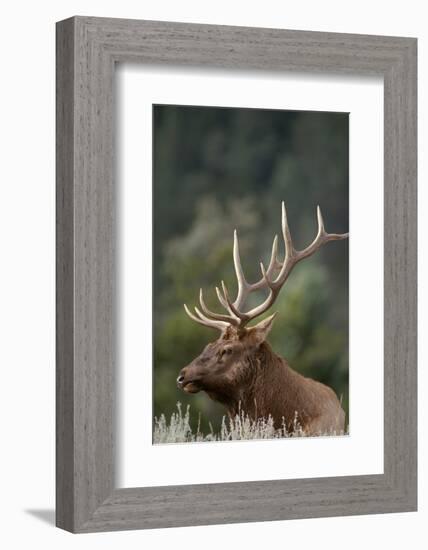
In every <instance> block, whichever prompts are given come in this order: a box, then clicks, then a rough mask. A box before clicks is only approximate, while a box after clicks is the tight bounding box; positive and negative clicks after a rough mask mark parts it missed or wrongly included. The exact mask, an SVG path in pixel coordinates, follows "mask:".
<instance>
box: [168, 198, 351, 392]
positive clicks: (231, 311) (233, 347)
mask: <svg viewBox="0 0 428 550" xmlns="http://www.w3.org/2000/svg"><path fill="white" fill-rule="evenodd" d="M317 218H318V233H317V236H316V237H315V239H314V240H313V242H312V243H311V244H310V245H309V246H308V247H306V248H305V249H304V250H296V249H295V248H294V246H293V242H292V239H291V234H290V230H289V227H288V222H287V213H286V210H285V206H284V203H282V236H283V239H284V245H285V257H284V260H283V261H282V262H281V261H279V260H278V237H277V236H275V238H274V240H273V245H272V253H271V258H270V262H269V265H268V268H267V269H265V267H264V265H263V263H260V269H261V274H262V276H261V278H260V279H259V280H258V281H257V282H255V283H248V282H247V280H246V278H245V276H244V273H243V270H242V265H241V259H240V254H239V242H238V236H237V233H236V230H235V232H234V243H233V261H234V267H235V273H236V278H237V282H238V292H237V296H236V299H235V300H233V301H232V300H231V298H230V295H229V292H228V290H227V287H226V285H225V284H224V282H223V281H222V282H221V290H220V289H219V288H218V287H216V293H217V298H218V300H219V302H220V305H221V306H222V307H223V308H224V309H225V313H215V312H213V311H210V310H209V309H208V307H207V306H206V304H205V301H204V296H203V292H202V289H201V290H200V293H199V303H200V309H199V308H198V307H195V308H194V309H195V313H192V312H191V311H190V310H189V309H188V307H187V306H186V305H184V309H185V311H186V313H187V315H188V316H189V317H190V318H191V319H192V320H194V321H196V322H197V323H199V324H201V325H204V326H207V327H211V328H215V329H217V330H219V331H220V333H221V334H220V337H219V338H218V339H217V340H215V341H214V342H212V343H209V344H208V345H207V346H206V347H205V348H204V350H203V351H202V353H201V354H200V355H199V356H198V357H197V358H196V359H194V360H193V361H192V362H191V363H190V364H189V365H188V366H187V367H185V368H184V369H182V370H181V372H180V374H179V376H178V378H177V385H178V387H179V388H181V389H183V390H184V391H185V392H188V393H197V392H199V391H201V390H203V391H206V392H207V393H208V395H209V396H210V397H212V398H213V399H215V400H217V401H221V402H224V403H227V402H228V401H231V400H236V399H239V398H240V396H241V394H242V392H244V391H245V388H248V385H249V384H251V378H252V376H253V374H254V372H253V371H254V369H257V368H260V360H259V361H258V359H259V358H260V355H262V354H263V348H266V344H265V340H266V337H267V335H268V333H269V331H270V329H271V328H272V324H273V320H274V317H275V314H273V315H271V316H270V317H267V318H266V319H264V320H262V321H260V322H259V323H258V324H256V325H255V326H252V327H248V326H247V325H248V323H249V322H250V321H252V320H253V319H255V318H256V317H258V316H260V315H262V314H263V313H265V312H266V311H267V310H268V309H269V308H270V307H271V306H272V305H273V304H274V302H275V300H276V298H277V296H278V294H279V292H280V290H281V288H282V287H283V285H284V283H285V282H286V280H287V279H288V277H289V275H290V273H291V271H292V269H293V268H294V266H295V265H296V264H297V263H298V262H300V261H301V260H303V259H305V258H308V257H309V256H311V255H312V254H314V253H315V252H316V251H317V250H318V249H319V248H320V247H321V246H322V245H324V244H325V243H327V242H329V241H337V240H342V239H346V238H347V237H348V233H344V234H335V233H327V232H326V231H325V229H324V222H323V219H322V215H321V210H320V208H319V206H318V207H317ZM275 274H276V275H275ZM263 289H265V290H267V291H268V296H267V298H266V299H265V300H264V301H263V302H262V303H261V304H260V305H258V306H256V307H254V308H252V309H250V310H248V311H244V309H243V305H244V303H245V302H246V300H247V298H248V296H249V295H250V294H251V293H252V292H255V291H257V290H263Z"/></svg>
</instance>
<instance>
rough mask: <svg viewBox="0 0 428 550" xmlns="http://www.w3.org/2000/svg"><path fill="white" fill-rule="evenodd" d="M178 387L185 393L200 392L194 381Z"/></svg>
mask: <svg viewBox="0 0 428 550" xmlns="http://www.w3.org/2000/svg"><path fill="white" fill-rule="evenodd" d="M179 387H180V388H181V389H182V390H183V391H184V392H186V393H198V392H200V391H201V387H200V386H199V384H198V383H197V382H195V381H194V380H189V381H188V382H183V383H182V384H181V385H180V386H179Z"/></svg>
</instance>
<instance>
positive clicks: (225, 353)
mask: <svg viewBox="0 0 428 550" xmlns="http://www.w3.org/2000/svg"><path fill="white" fill-rule="evenodd" d="M231 353H232V348H224V349H223V350H222V352H221V357H223V355H230V354H231Z"/></svg>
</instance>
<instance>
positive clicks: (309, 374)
mask: <svg viewBox="0 0 428 550" xmlns="http://www.w3.org/2000/svg"><path fill="white" fill-rule="evenodd" d="M416 113H417V110H416V39H414V38H402V37H385V36H364V35H347V34H332V33H319V32H306V31H290V30H278V29H258V28H242V27H226V26H213V25H194V24H183V23H169V22H154V21H134V20H121V19H102V18H91V17H89V18H88V17H73V18H71V19H67V20H65V21H61V22H59V23H58V24H57V525H58V527H61V528H63V529H66V530H69V531H72V532H93V531H106V530H121V529H142V528H160V527H172V526H186V525H204V524H215V523H234V522H250V521H270V520H281V519H291V518H309V517H320V516H337V515H353V514H369V513H370V514H371V513H386V512H404V511H413V510H416V507H417V453H416V449H417V447H416V443H417V436H416V433H417V414H416V413H417V404H416V396H417V386H416V384H417V377H416V374H417V373H416V356H417V350H416V147H417V142H416Z"/></svg>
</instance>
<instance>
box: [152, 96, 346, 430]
mask: <svg viewBox="0 0 428 550" xmlns="http://www.w3.org/2000/svg"><path fill="white" fill-rule="evenodd" d="M153 118H154V153H153V167H154V178H153V179H154V181H153V197H154V198H153V208H154V264H153V280H154V320H153V322H154V377H153V380H154V386H153V389H154V403H153V408H154V411H153V412H154V415H156V416H158V417H159V416H160V414H161V413H164V414H165V415H166V416H167V418H169V416H170V414H171V413H172V412H173V411H174V410H176V403H177V401H181V402H182V403H183V404H184V405H187V404H188V403H190V404H191V410H192V411H193V412H194V413H195V412H197V413H201V423H202V424H201V425H202V429H208V423H209V422H210V423H211V424H212V426H213V428H214V430H216V429H218V428H219V427H220V424H221V418H222V416H223V415H224V413H225V411H224V409H223V407H222V406H220V405H218V404H216V403H214V402H212V401H211V400H210V399H209V398H208V397H207V396H206V395H205V394H204V393H202V392H201V393H199V394H197V395H193V396H188V395H186V394H184V393H183V392H181V391H180V390H178V388H177V387H176V384H175V380H176V377H177V375H178V372H179V370H180V369H181V368H182V367H184V366H185V365H186V364H188V363H189V362H190V361H191V360H192V359H194V358H195V357H196V356H197V355H198V354H199V353H200V351H201V350H202V348H203V347H204V345H205V344H206V343H207V342H208V341H211V340H214V339H215V338H216V337H217V333H216V332H215V331H213V330H212V329H208V328H205V327H202V326H200V325H197V324H196V323H194V322H192V321H191V320H190V319H189V318H188V317H187V315H186V314H185V312H184V309H183V303H187V304H188V305H189V307H191V306H192V305H196V304H197V300H198V293H199V288H200V287H202V288H203V289H204V292H205V296H206V298H207V302H208V304H207V305H208V306H209V307H213V308H217V310H219V311H220V310H221V308H220V306H219V305H217V304H218V302H217V300H216V298H215V291H214V287H215V285H218V284H219V282H220V281H221V279H224V280H225V281H226V283H227V285H228V288H229V289H230V291H231V292H232V294H234V292H235V290H236V280H235V276H234V270H233V262H232V242H233V240H232V238H233V229H234V228H236V229H237V230H238V235H239V239H240V248H241V258H242V263H243V266H244V270H245V274H246V276H247V279H248V280H249V281H253V280H255V279H258V278H259V277H260V268H259V262H260V260H263V261H264V262H265V265H267V263H268V260H269V255H270V249H271V243H272V239H273V237H274V235H275V234H278V235H279V236H280V235H281V232H280V220H281V208H280V205H281V201H282V200H284V201H285V203H286V206H287V213H288V218H289V223H290V228H291V233H292V236H293V239H294V244H295V246H296V247H297V248H303V247H304V246H306V245H307V244H308V243H309V242H310V241H311V240H312V239H313V238H314V237H315V234H316V228H317V223H316V205H317V204H319V205H320V206H321V209H322V212H323V216H324V221H325V225H326V229H327V231H331V232H337V233H341V232H346V231H347V230H348V115H347V114H346V113H320V112H307V111H305V112H295V111H273V110H260V109H236V108H231V109H226V108H215V107H187V106H185V107H183V106H170V105H156V106H154V107H153ZM280 242H282V241H281V238H280ZM254 299H255V300H256V301H257V300H260V299H262V296H255V297H254ZM273 310H274V311H277V312H278V315H277V318H276V320H275V325H274V328H273V330H272V332H271V334H270V336H269V341H270V343H271V345H272V346H273V349H274V350H275V351H276V352H277V353H278V354H280V355H282V356H283V357H285V358H286V359H287V360H288V362H289V364H290V365H291V366H292V368H294V369H296V370H297V371H299V372H301V373H303V374H304V375H307V376H310V377H313V378H315V379H317V380H320V381H321V382H324V383H326V384H328V385H330V386H331V387H333V388H334V390H335V391H336V392H337V394H338V396H339V397H341V398H342V402H343V405H344V408H345V410H346V411H348V241H339V242H333V243H329V244H328V245H326V246H325V247H324V248H323V249H322V250H320V251H319V252H317V253H316V254H315V255H314V256H312V257H311V258H310V259H308V260H305V261H304V262H302V264H299V265H298V266H296V268H295V270H294V271H293V273H292V275H291V276H290V278H289V280H288V281H287V283H286V285H285V287H284V288H283V290H282V292H281V295H280V298H279V299H278V301H277V302H276V303H275V305H274V308H273ZM197 416H198V415H197V414H196V415H195V416H194V418H193V422H194V423H196V422H197V421H198V418H197Z"/></svg>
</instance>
